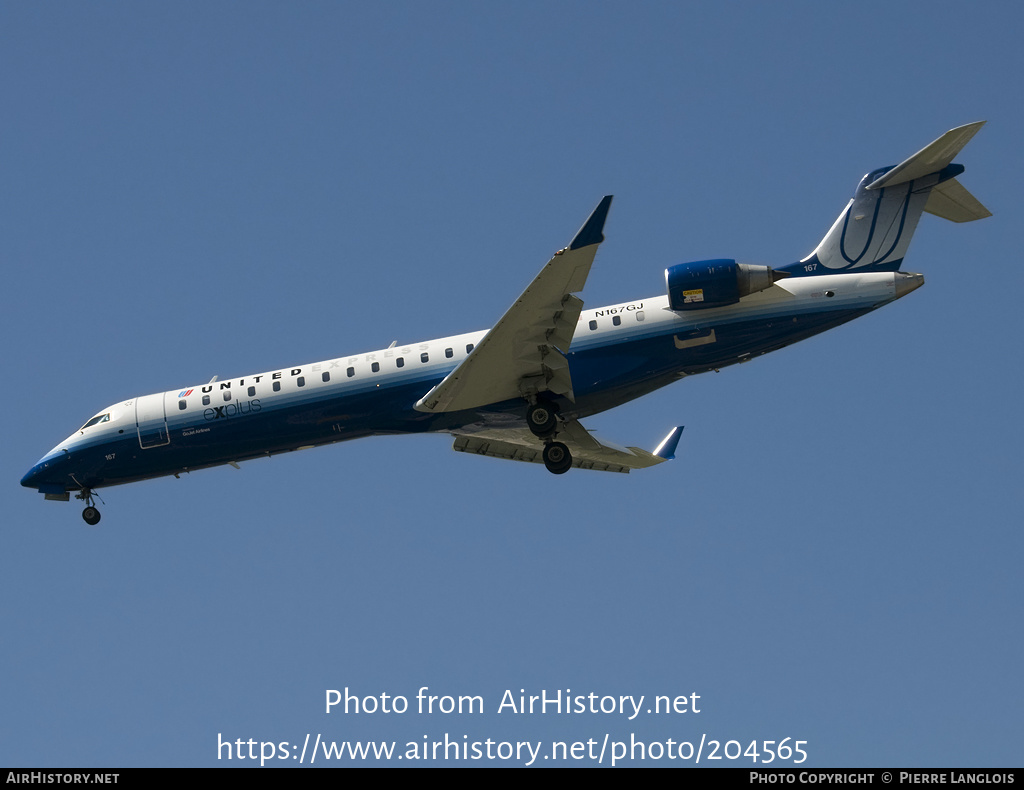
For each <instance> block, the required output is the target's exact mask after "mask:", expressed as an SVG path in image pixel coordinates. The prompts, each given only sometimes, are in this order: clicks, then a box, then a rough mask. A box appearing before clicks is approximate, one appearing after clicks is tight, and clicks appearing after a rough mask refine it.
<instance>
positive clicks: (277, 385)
mask: <svg viewBox="0 0 1024 790" xmlns="http://www.w3.org/2000/svg"><path fill="white" fill-rule="evenodd" d="M280 391H281V382H280V381H275V382H274V392H280Z"/></svg>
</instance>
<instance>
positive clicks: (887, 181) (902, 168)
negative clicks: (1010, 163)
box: [781, 121, 992, 276]
mask: <svg viewBox="0 0 1024 790" xmlns="http://www.w3.org/2000/svg"><path fill="white" fill-rule="evenodd" d="M984 124H985V122H984V121H978V122H977V123H969V124H967V125H966V126H959V127H957V128H956V129H951V130H950V131H948V132H946V133H945V134H944V135H942V137H940V138H939V139H938V140H936V141H935V142H933V143H931V144H930V145H927V146H925V147H924V148H922V149H921V150H920V151H918V152H917V153H916V154H914V155H913V156H912V157H910V158H909V159H907V160H906V161H904V162H902V163H901V164H898V165H896V166H895V167H883V168H880V169H878V170H874V171H872V172H870V173H868V174H867V175H866V176H864V178H862V179H861V181H860V184H859V185H858V186H857V193H856V194H855V195H854V196H853V199H852V200H851V201H850V202H849V203H848V204H847V206H846V209H845V210H844V211H843V213H842V214H840V215H839V218H838V219H837V220H836V221H835V224H834V225H832V228H831V230H829V232H828V233H827V234H826V235H825V238H824V239H822V240H821V243H820V244H819V245H818V246H817V248H816V249H815V250H814V252H812V253H811V254H810V255H808V256H807V257H806V258H804V259H803V260H802V261H800V262H798V263H794V264H792V265H790V266H786V267H782V269H781V270H782V271H787V272H790V273H792V274H794V275H797V276H799V275H802V274H823V273H824V272H823V271H822V270H823V269H825V270H832V271H836V272H840V271H851V272H852V271H856V272H867V271H897V270H898V269H899V268H900V264H901V263H902V262H903V256H904V255H906V253H907V248H908V247H909V246H910V239H911V237H912V236H913V235H914V230H915V229H916V228H917V221H918V220H919V219H920V218H921V213H922V212H924V211H927V212H928V213H929V214H934V215H935V216H937V217H943V218H944V219H948V220H951V221H953V222H970V221H972V220H976V219H983V218H985V217H990V216H992V214H991V212H989V210H988V209H986V208H985V207H984V206H983V205H981V203H979V202H978V200H977V199H976V198H975V197H974V195H972V194H971V193H970V192H968V191H967V189H965V188H964V186H963V185H962V184H961V183H960V182H959V181H957V176H959V175H960V174H961V173H962V172H964V167H963V165H958V164H954V163H953V157H955V156H956V155H957V154H958V153H960V151H961V149H962V148H963V147H964V146H965V145H967V143H968V142H969V141H970V139H971V138H972V137H974V135H975V134H976V133H977V131H978V130H979V129H980V128H981V127H982V126H983V125H984Z"/></svg>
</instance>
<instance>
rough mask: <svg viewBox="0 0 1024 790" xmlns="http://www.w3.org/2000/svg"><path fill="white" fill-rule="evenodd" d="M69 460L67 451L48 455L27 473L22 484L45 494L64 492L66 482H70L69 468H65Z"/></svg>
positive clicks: (22, 479)
mask: <svg viewBox="0 0 1024 790" xmlns="http://www.w3.org/2000/svg"><path fill="white" fill-rule="evenodd" d="M67 462H68V455H67V453H60V454H59V455H47V456H46V457H44V458H43V459H42V460H40V461H39V463H37V464H36V465H35V466H33V467H32V468H31V469H29V470H28V472H26V473H25V476H24V477H23V478H21V484H22V485H23V486H25V488H34V489H36V490H38V491H40V492H41V493H43V494H62V493H64V491H65V490H66V489H65V486H64V482H65V481H69V482H70V478H69V477H68V474H67V471H68V470H67V469H65V468H64V467H65V465H66V464H67Z"/></svg>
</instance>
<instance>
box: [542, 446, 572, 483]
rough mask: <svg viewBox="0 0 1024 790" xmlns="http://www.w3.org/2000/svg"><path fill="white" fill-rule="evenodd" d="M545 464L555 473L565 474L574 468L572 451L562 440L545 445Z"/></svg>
mask: <svg viewBox="0 0 1024 790" xmlns="http://www.w3.org/2000/svg"><path fill="white" fill-rule="evenodd" d="M544 466H546V467H547V469H548V471H549V472H551V474H553V475H564V474H565V473H566V472H568V471H569V470H570V469H572V453H570V452H569V448H568V447H566V446H565V445H564V444H562V443H561V442H551V443H550V444H546V445H544Z"/></svg>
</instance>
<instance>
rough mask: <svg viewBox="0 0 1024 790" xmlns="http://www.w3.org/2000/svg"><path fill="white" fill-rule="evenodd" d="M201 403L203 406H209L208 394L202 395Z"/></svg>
mask: <svg viewBox="0 0 1024 790" xmlns="http://www.w3.org/2000/svg"><path fill="white" fill-rule="evenodd" d="M203 405H204V406H209V405H210V396H209V395H203Z"/></svg>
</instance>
